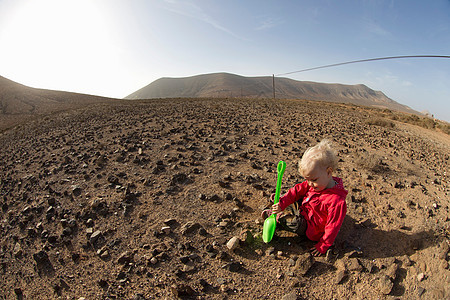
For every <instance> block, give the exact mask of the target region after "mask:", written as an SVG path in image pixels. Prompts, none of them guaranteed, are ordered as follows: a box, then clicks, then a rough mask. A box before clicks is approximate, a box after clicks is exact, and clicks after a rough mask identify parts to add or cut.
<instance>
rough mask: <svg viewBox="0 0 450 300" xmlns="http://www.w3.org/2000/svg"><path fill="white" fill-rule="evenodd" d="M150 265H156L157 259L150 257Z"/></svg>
mask: <svg viewBox="0 0 450 300" xmlns="http://www.w3.org/2000/svg"><path fill="white" fill-rule="evenodd" d="M150 263H151V264H152V265H156V264H157V263H158V259H157V258H156V257H152V258H151V259H150Z"/></svg>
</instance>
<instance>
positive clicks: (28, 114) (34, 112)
mask: <svg viewBox="0 0 450 300" xmlns="http://www.w3.org/2000/svg"><path fill="white" fill-rule="evenodd" d="M113 100H117V99H110V98H104V97H100V96H92V95H85V94H78V93H70V92H61V91H52V90H44V89H36V88H31V87H28V86H25V85H22V84H19V83H17V82H14V81H12V80H9V79H7V78H5V77H2V76H0V130H1V129H4V128H7V127H10V126H14V125H17V124H19V123H21V122H23V121H24V120H29V119H30V118H33V117H37V116H40V115H46V114H48V113H52V112H56V111H61V110H66V109H73V108H77V107H82V106H86V105H89V104H94V103H102V102H108V101H113Z"/></svg>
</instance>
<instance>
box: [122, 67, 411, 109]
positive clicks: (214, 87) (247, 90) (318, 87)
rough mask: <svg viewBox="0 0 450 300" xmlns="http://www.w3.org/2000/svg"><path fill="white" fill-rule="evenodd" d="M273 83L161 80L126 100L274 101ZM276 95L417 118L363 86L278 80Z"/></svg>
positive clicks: (224, 78)
mask: <svg viewBox="0 0 450 300" xmlns="http://www.w3.org/2000/svg"><path fill="white" fill-rule="evenodd" d="M272 82H273V78H272V77H271V76H265V77H244V76H239V75H235V74H229V73H214V74H203V75H197V76H192V77H184V78H160V79H158V80H156V81H154V82H152V83H150V84H149V85H147V86H145V87H143V88H141V89H140V90H138V91H136V92H134V93H132V94H130V95H129V96H127V97H125V99H150V98H177V97H188V98H200V97H202V98H203V97H205V98H208V97H247V98H272V97H273V85H272V84H273V83H272ZM275 94H276V98H277V99H305V100H319V101H330V102H344V103H353V104H356V105H365V106H372V107H380V108H388V109H391V110H398V111H403V112H408V113H415V114H418V112H416V111H414V110H413V109H411V108H409V107H408V106H406V105H402V104H400V103H398V102H396V101H394V100H392V99H390V98H388V97H387V96H386V95H385V94H383V93H382V92H380V91H374V90H372V89H370V88H369V87H367V86H365V85H363V84H358V85H345V84H330V83H318V82H310V81H297V80H293V79H289V78H280V77H276V78H275Z"/></svg>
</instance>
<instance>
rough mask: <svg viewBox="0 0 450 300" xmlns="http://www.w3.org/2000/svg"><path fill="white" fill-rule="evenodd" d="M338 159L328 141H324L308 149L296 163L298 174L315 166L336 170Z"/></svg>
mask: <svg viewBox="0 0 450 300" xmlns="http://www.w3.org/2000/svg"><path fill="white" fill-rule="evenodd" d="M337 163H338V158H337V155H336V151H335V150H334V149H333V148H332V143H331V141H330V140H327V139H324V140H322V141H321V142H320V143H319V144H317V145H315V146H314V147H310V148H308V149H307V150H306V151H305V153H304V154H303V156H302V159H301V160H300V161H299V163H298V170H299V172H300V174H302V175H303V174H305V173H306V172H308V171H311V169H312V168H313V167H314V166H315V165H316V164H319V166H322V167H325V168H331V169H332V170H333V171H334V170H336V168H337Z"/></svg>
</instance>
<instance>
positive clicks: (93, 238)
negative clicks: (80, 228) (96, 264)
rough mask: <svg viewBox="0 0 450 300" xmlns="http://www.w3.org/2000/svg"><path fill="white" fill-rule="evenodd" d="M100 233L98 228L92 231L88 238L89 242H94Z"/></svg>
mask: <svg viewBox="0 0 450 300" xmlns="http://www.w3.org/2000/svg"><path fill="white" fill-rule="evenodd" d="M101 235H102V232H101V231H100V230H97V231H95V232H94V233H92V235H91V238H90V241H91V243H95V242H96V241H97V240H98V239H99V238H100V236H101Z"/></svg>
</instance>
